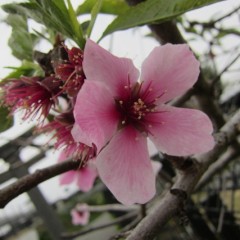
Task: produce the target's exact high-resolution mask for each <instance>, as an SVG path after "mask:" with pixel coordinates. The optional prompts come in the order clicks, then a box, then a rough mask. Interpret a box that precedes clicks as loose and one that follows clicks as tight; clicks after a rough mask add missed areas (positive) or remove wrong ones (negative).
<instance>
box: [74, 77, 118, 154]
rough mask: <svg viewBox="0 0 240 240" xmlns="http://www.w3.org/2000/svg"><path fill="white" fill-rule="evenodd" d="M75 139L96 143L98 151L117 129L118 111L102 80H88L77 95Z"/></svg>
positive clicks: (90, 144)
mask: <svg viewBox="0 0 240 240" xmlns="http://www.w3.org/2000/svg"><path fill="white" fill-rule="evenodd" d="M74 117H75V125H76V126H74V128H73V130H72V135H73V137H74V139H75V141H78V142H82V143H84V144H86V145H88V146H92V143H94V144H95V145H96V147H97V149H98V151H99V150H100V149H101V148H102V147H103V146H104V145H105V144H106V142H107V141H109V139H110V138H111V137H112V135H113V133H114V132H115V131H116V129H117V124H118V118H119V117H118V113H117V112H116V109H115V103H114V99H113V97H112V94H111V93H110V92H109V90H108V89H107V88H106V87H105V86H104V85H103V84H102V83H100V82H96V81H86V82H85V83H84V84H83V86H82V89H81V91H79V94H78V96H77V100H76V104H75V107H74Z"/></svg>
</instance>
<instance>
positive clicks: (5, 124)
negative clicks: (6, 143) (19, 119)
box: [0, 106, 13, 132]
mask: <svg viewBox="0 0 240 240" xmlns="http://www.w3.org/2000/svg"><path fill="white" fill-rule="evenodd" d="M12 126H13V117H11V116H10V115H9V110H8V109H7V108H6V107H3V106H0V132H3V131H5V130H7V129H8V128H10V127H12Z"/></svg>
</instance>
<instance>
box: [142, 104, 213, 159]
mask: <svg viewBox="0 0 240 240" xmlns="http://www.w3.org/2000/svg"><path fill="white" fill-rule="evenodd" d="M161 108H162V109H161V110H159V113H153V114H151V115H150V114H149V115H148V117H147V119H146V121H148V123H149V124H150V125H151V128H150V129H151V134H152V135H151V134H149V137H150V139H151V140H152V141H153V142H154V144H155V145H156V146H157V148H158V149H159V150H160V151H162V152H163V153H167V154H169V155H174V156H186V155H190V154H197V153H204V152H207V151H209V150H211V149H212V148H213V146H214V139H213V137H212V135H211V133H212V132H213V127H212V123H211V121H210V119H209V118H208V116H207V115H206V114H204V113H203V112H201V111H199V110H194V109H184V108H176V107H170V106H162V107H161ZM161 111H162V112H161Z"/></svg>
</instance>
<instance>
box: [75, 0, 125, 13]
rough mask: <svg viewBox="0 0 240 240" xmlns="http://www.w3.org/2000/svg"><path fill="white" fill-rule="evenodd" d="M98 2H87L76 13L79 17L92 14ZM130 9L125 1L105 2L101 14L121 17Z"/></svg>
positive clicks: (88, 0)
mask: <svg viewBox="0 0 240 240" xmlns="http://www.w3.org/2000/svg"><path fill="white" fill-rule="evenodd" d="M96 2H97V1H96V0H86V1H84V3H83V4H81V5H80V6H79V7H78V8H77V11H76V14H77V15H81V14H86V13H91V11H92V9H93V7H94V5H95V4H96ZM128 9H129V6H128V5H127V3H126V1H125V0H103V1H102V7H101V11H100V12H101V13H106V14H113V15H120V14H123V13H125V12H126V11H127V10H128Z"/></svg>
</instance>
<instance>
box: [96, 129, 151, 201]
mask: <svg viewBox="0 0 240 240" xmlns="http://www.w3.org/2000/svg"><path fill="white" fill-rule="evenodd" d="M96 165H97V169H98V172H99V176H100V178H101V179H102V180H103V182H104V183H105V184H106V186H107V187H108V188H109V189H110V191H111V192H112V193H113V195H114V196H115V197H116V198H117V200H118V201H120V202H121V203H123V204H126V205H130V204H133V203H146V202H147V201H149V200H150V199H151V198H152V197H153V196H154V194H155V176H154V172H153V167H152V165H151V161H150V159H149V154H148V149H147V141H146V138H145V137H143V136H142V135H141V134H140V133H139V132H137V131H136V130H135V129H133V128H131V127H126V128H124V129H122V130H121V131H119V132H117V134H116V135H115V136H114V137H113V138H112V140H111V141H110V142H109V144H108V145H107V146H106V147H105V148H104V149H103V150H102V151H101V152H100V154H99V155H98V157H97V160H96Z"/></svg>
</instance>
